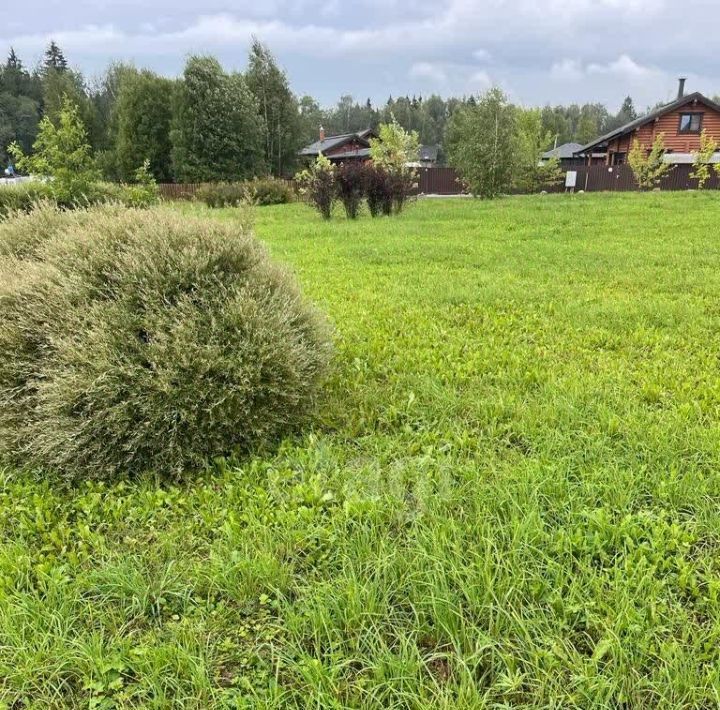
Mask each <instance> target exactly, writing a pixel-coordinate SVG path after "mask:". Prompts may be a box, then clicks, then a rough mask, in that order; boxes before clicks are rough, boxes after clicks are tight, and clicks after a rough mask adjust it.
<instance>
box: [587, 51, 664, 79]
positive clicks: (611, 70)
mask: <svg viewBox="0 0 720 710" xmlns="http://www.w3.org/2000/svg"><path fill="white" fill-rule="evenodd" d="M654 72H655V70H653V69H651V68H649V67H645V66H642V65H641V64H638V63H637V62H635V61H633V60H632V59H631V58H630V57H629V56H628V55H627V54H623V55H621V56H619V57H618V58H617V59H616V60H615V61H612V62H609V63H607V64H596V63H593V64H588V67H587V73H588V74H617V75H619V76H626V77H630V78H632V79H638V78H643V77H646V76H649V75H650V74H653V73H654Z"/></svg>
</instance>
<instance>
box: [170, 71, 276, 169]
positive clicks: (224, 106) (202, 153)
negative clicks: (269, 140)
mask: <svg viewBox="0 0 720 710" xmlns="http://www.w3.org/2000/svg"><path fill="white" fill-rule="evenodd" d="M171 140H172V144H173V148H172V157H173V166H174V167H173V170H174V173H175V177H176V178H177V179H178V180H180V181H182V182H215V181H223V180H239V179H243V178H247V177H253V176H254V175H257V174H260V173H262V172H263V171H264V158H263V153H264V149H263V146H264V143H265V126H264V125H263V122H262V119H261V117H260V116H259V114H258V106H257V102H256V100H255V97H254V96H253V95H252V93H251V92H250V91H249V89H248V87H247V85H246V82H245V79H244V78H243V76H242V75H240V74H226V73H225V72H224V71H223V69H222V67H221V66H220V64H219V63H218V61H217V60H216V59H213V58H211V57H191V58H190V59H189V60H188V62H187V64H186V65H185V71H184V74H183V81H182V82H180V84H179V85H178V90H177V95H176V100H175V111H174V115H173V128H172V130H171Z"/></svg>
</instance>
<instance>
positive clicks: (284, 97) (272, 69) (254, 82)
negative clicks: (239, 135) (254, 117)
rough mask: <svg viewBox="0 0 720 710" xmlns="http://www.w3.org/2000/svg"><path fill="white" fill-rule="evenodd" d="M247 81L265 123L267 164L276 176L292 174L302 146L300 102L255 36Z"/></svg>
mask: <svg viewBox="0 0 720 710" xmlns="http://www.w3.org/2000/svg"><path fill="white" fill-rule="evenodd" d="M245 81H246V83H247V86H248V88H249V89H250V91H251V92H252V94H253V95H254V97H255V100H256V104H257V107H258V113H259V115H260V117H261V119H262V123H263V125H264V126H265V164H266V165H267V166H268V168H269V169H270V170H271V171H272V172H273V173H274V174H275V175H278V176H283V175H292V172H293V168H294V167H295V164H296V163H297V152H298V150H299V149H300V148H301V147H302V135H301V120H300V114H299V112H298V102H297V99H296V98H295V96H294V95H293V93H292V91H291V90H290V85H289V82H288V78H287V75H286V74H285V72H284V71H283V70H282V69H281V68H280V67H279V66H278V64H277V61H276V60H275V57H274V56H273V55H272V52H270V50H269V49H268V47H267V46H265V45H264V44H262V43H261V42H260V41H259V40H258V39H257V38H255V37H254V38H253V42H252V46H251V48H250V56H249V57H248V68H247V71H246V72H245Z"/></svg>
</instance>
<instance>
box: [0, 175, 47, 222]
mask: <svg viewBox="0 0 720 710" xmlns="http://www.w3.org/2000/svg"><path fill="white" fill-rule="evenodd" d="M43 200H52V190H51V189H50V186H49V185H48V184H47V183H44V182H40V181H39V180H33V181H28V182H21V183H16V184H14V185H3V186H2V187H0V219H3V218H5V217H7V216H8V215H9V214H11V213H12V212H29V211H30V210H32V208H33V207H34V206H35V205H36V204H37V203H38V202H42V201H43Z"/></svg>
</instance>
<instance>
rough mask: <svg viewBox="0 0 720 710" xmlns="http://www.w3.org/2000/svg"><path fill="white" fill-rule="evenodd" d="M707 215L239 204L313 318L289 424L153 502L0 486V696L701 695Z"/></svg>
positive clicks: (663, 207) (718, 350)
mask: <svg viewBox="0 0 720 710" xmlns="http://www.w3.org/2000/svg"><path fill="white" fill-rule="evenodd" d="M185 209H194V208H188V207H186V208H185ZM207 214H208V215H209V216H208V218H212V219H215V218H218V219H230V220H231V219H233V213H232V210H227V211H219V212H213V213H212V216H210V214H211V213H209V212H208V213H207ZM718 224H720V199H719V198H718V196H717V195H716V194H708V195H704V194H645V195H643V194H626V195H578V196H568V197H566V196H546V197H523V198H511V199H506V200H502V201H498V202H493V203H482V202H476V201H471V200H427V201H423V202H420V203H417V204H415V205H412V206H411V207H410V208H409V209H408V211H407V212H406V213H405V214H404V215H402V216H401V217H400V218H397V219H379V220H371V219H370V218H369V217H366V218H364V219H362V220H360V221H358V222H355V223H351V222H348V221H346V220H344V219H343V218H339V219H337V220H335V221H333V222H331V223H329V224H324V223H322V222H321V221H320V220H319V219H318V218H317V217H316V216H315V215H314V214H313V213H312V212H311V211H310V210H309V209H308V208H306V207H304V206H302V205H292V206H282V207H277V208H263V209H261V210H259V212H258V225H257V231H258V234H259V236H260V237H261V238H262V239H263V240H265V241H266V242H267V243H268V244H269V245H270V248H271V250H272V252H273V254H274V255H275V256H276V257H277V258H279V259H280V260H282V261H285V262H287V263H289V264H290V265H292V267H293V268H294V269H295V270H296V272H297V273H298V275H299V278H300V280H301V282H302V284H303V286H304V289H305V291H306V293H307V294H308V295H309V296H310V297H311V298H313V299H314V300H315V301H316V302H317V303H318V304H319V305H320V306H321V307H322V308H323V309H324V310H325V311H326V312H327V313H328V314H329V316H330V318H331V320H332V322H333V324H334V327H335V330H336V341H337V354H336V359H335V365H334V370H333V373H332V377H331V380H330V382H329V385H328V388H327V396H326V399H325V401H324V402H323V406H322V408H321V411H319V412H318V416H317V421H316V422H315V424H314V426H313V428H312V429H311V431H310V432H308V433H306V435H304V436H303V437H302V438H297V439H295V440H289V441H286V442H284V443H283V444H282V446H281V447H280V448H279V450H277V451H274V452H268V453H266V454H264V455H258V456H257V457H256V458H254V459H253V460H250V461H243V462H240V463H236V464H223V463H222V462H218V463H217V465H216V470H214V471H210V472H208V473H206V474H204V475H203V476H202V477H201V479H200V481H199V482H198V481H197V480H195V482H192V483H191V482H188V483H187V484H182V485H175V486H169V485H163V484H159V483H157V482H154V481H152V480H146V481H142V482H138V483H127V482H126V483H121V484H117V485H115V486H105V487H103V486H101V485H98V484H92V485H88V486H86V487H80V488H74V489H70V488H67V487H63V485H61V484H60V483H59V482H58V481H53V480H35V479H34V478H33V476H32V475H31V474H20V473H15V472H11V471H6V472H4V474H3V475H2V478H1V479H0V707H3V702H4V703H5V707H12V708H23V707H33V708H55V707H88V706H90V707H97V708H112V707H143V708H146V707H157V708H170V707H177V708H181V707H182V708H209V707H218V708H222V707H227V708H236V707H252V708H263V707H272V708H291V707H298V708H322V709H325V708H347V707H353V708H354V707H364V708H424V707H438V708H448V709H449V708H483V707H508V708H509V707H513V708H515V707H547V708H550V707H555V708H572V707H577V708H590V707H598V708H600V707H603V708H618V707H628V708H630V707H632V708H657V707H668V708H670V707H672V708H676V707H687V708H707V707H716V706H717V705H718V703H720V297H719V294H720V239H719V237H718Z"/></svg>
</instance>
